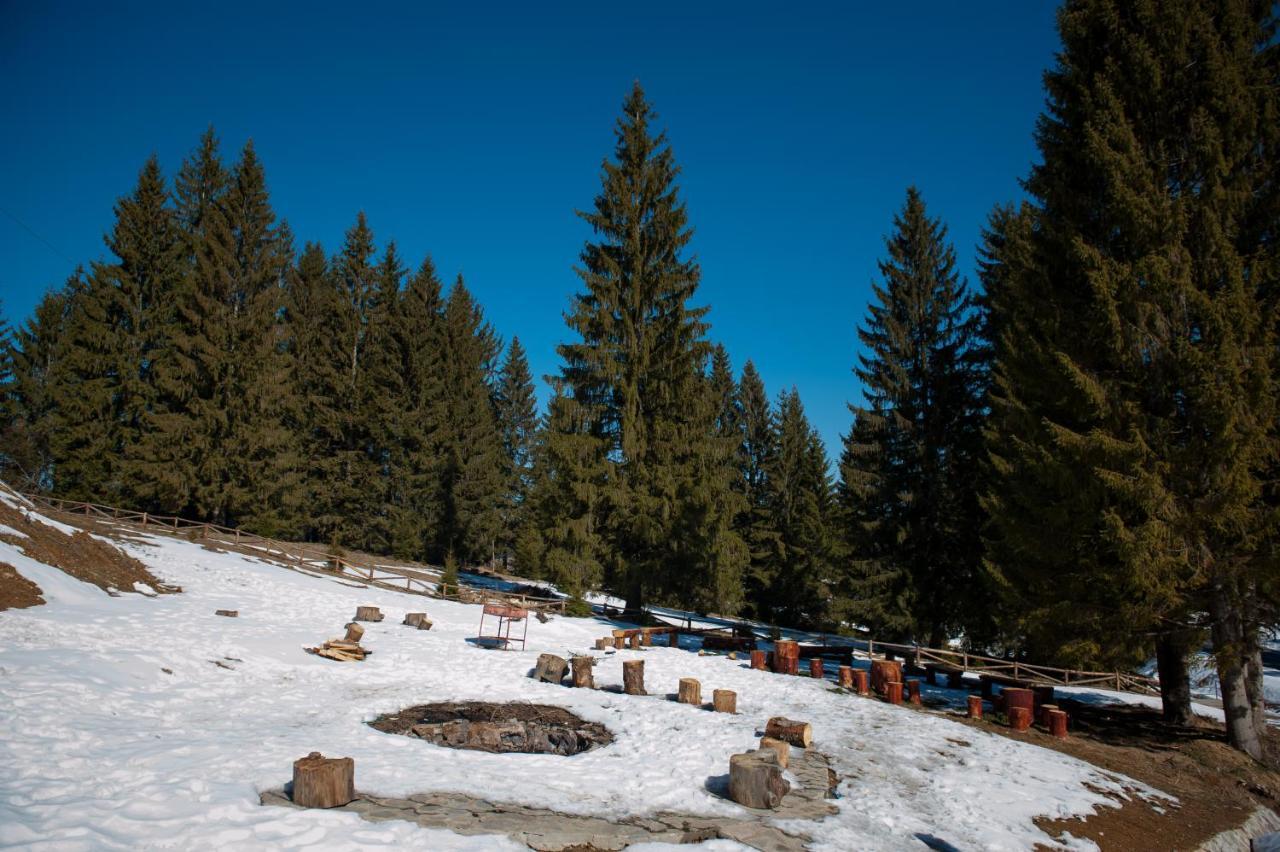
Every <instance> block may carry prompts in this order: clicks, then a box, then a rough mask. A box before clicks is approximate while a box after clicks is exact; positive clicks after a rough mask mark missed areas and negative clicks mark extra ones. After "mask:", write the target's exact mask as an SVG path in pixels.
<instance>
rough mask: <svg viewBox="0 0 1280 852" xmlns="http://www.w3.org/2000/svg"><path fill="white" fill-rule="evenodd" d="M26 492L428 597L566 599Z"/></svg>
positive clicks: (524, 604) (73, 510)
mask: <svg viewBox="0 0 1280 852" xmlns="http://www.w3.org/2000/svg"><path fill="white" fill-rule="evenodd" d="M22 496H24V497H26V498H27V499H28V500H30V501H31V502H32V503H36V504H40V505H43V506H46V507H48V508H50V509H52V510H54V511H57V512H63V513H66V514H70V515H84V516H86V517H89V518H93V519H95V520H103V521H111V522H113V523H123V524H133V525H136V526H140V527H143V528H157V529H158V530H159V531H161V532H164V533H166V534H168V535H173V534H175V533H181V532H184V531H186V532H188V533H190V532H192V531H198V538H199V539H200V540H204V541H221V542H223V543H226V544H235V545H238V546H241V547H249V548H253V549H255V550H261V551H263V552H264V555H266V556H269V557H271V558H273V559H277V560H282V561H284V562H288V563H292V566H293V567H294V568H297V569H301V570H304V571H307V572H311V573H322V574H325V575H327V576H332V575H334V574H337V575H339V576H342V577H346V578H349V579H352V580H359V581H361V582H366V583H372V584H375V585H378V586H384V587H387V588H393V589H396V590H397V591H404V592H409V593H411V594H419V595H426V596H427V597H432V598H438V599H440V600H453V601H459V602H462V603H481V604H482V603H504V604H507V605H510V606H519V607H521V608H523V609H535V610H551V611H554V612H561V613H563V612H564V609H565V600H564V599H563V598H554V597H541V596H538V595H527V594H510V593H507V592H499V591H494V590H490V589H479V588H475V587H471V586H464V585H462V584H459V586H458V589H457V591H454V592H447V593H446V592H444V591H443V589H442V587H441V583H440V579H441V578H440V574H439V573H438V572H434V571H427V570H416V569H410V568H406V569H400V568H398V567H394V566H388V565H378V566H374V565H361V564H357V563H355V562H352V561H351V560H350V559H348V558H347V557H345V556H340V555H338V554H335V553H331V552H329V551H328V550H325V549H323V548H318V547H314V546H312V545H307V544H297V543H294V542H284V541H279V540H277V539H274V538H270V537H268V536H262V535H257V534H256V533H249V532H245V531H244V530H241V529H239V528H237V527H226V526H222V525H221V524H213V523H209V522H207V521H193V520H190V519H187V518H179V517H175V516H173V515H156V514H154V513H150V512H136V511H134V510H132V509H121V508H120V507H118V506H104V505H102V504H100V503H89V502H86V501H83V500H63V499H61V498H58V497H46V496H45V495H43V494H24V495H22Z"/></svg>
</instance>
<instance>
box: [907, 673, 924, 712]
mask: <svg viewBox="0 0 1280 852" xmlns="http://www.w3.org/2000/svg"><path fill="white" fill-rule="evenodd" d="M907 699H908V700H909V701H910V702H911V703H912V704H914V705H916V706H917V707H918V706H920V704H921V701H920V681H919V680H918V679H917V678H911V680H909V681H907Z"/></svg>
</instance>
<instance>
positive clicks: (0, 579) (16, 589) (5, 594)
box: [0, 562, 44, 610]
mask: <svg viewBox="0 0 1280 852" xmlns="http://www.w3.org/2000/svg"><path fill="white" fill-rule="evenodd" d="M42 603H44V598H43V597H41V596H40V587H39V586H37V585H36V584H35V583H33V582H31V581H30V580H28V579H27V578H26V577H24V576H22V575H21V574H19V573H18V569H16V568H14V567H13V566H12V565H8V564H6V563H4V562H0V610H5V609H26V608H27V607H29V606H39V605H40V604H42Z"/></svg>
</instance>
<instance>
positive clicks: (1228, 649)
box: [1209, 579, 1265, 760]
mask: <svg viewBox="0 0 1280 852" xmlns="http://www.w3.org/2000/svg"><path fill="white" fill-rule="evenodd" d="M1233 597H1234V596H1233V595H1231V593H1230V590H1229V589H1228V587H1227V584H1226V583H1225V582H1224V581H1223V580H1221V579H1218V580H1215V581H1214V583H1213V589H1212V592H1211V593H1210V597H1209V614H1210V616H1211V617H1212V619H1213V631H1212V633H1213V653H1214V656H1215V657H1216V658H1217V663H1218V686H1219V689H1220V690H1221V691H1222V712H1223V715H1224V716H1225V717H1226V723H1227V742H1229V743H1230V744H1231V745H1232V747H1233V748H1237V749H1239V750H1240V751H1243V752H1244V753H1245V754H1247V755H1249V756H1250V757H1252V758H1253V759H1254V760H1262V740H1261V738H1259V736H1258V725H1257V723H1256V722H1255V721H1254V718H1253V704H1252V703H1251V702H1250V700H1249V688H1248V668H1249V660H1250V658H1251V657H1252V656H1253V648H1251V647H1248V645H1249V644H1250V643H1249V642H1248V641H1247V639H1246V633H1247V632H1248V631H1246V630H1245V626H1244V624H1243V614H1242V613H1241V611H1240V607H1239V606H1238V602H1237V601H1235V600H1234V599H1233ZM1252 644H1256V638H1255V640H1254V643H1252ZM1264 724H1265V722H1264Z"/></svg>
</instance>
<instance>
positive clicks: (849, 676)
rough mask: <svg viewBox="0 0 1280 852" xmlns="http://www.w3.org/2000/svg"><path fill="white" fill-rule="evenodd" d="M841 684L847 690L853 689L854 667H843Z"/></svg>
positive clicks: (840, 676) (841, 668) (840, 677)
mask: <svg viewBox="0 0 1280 852" xmlns="http://www.w3.org/2000/svg"><path fill="white" fill-rule="evenodd" d="M838 682H839V684H840V686H841V687H843V688H845V689H852V688H853V666H841V667H840V675H839V681H838Z"/></svg>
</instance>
